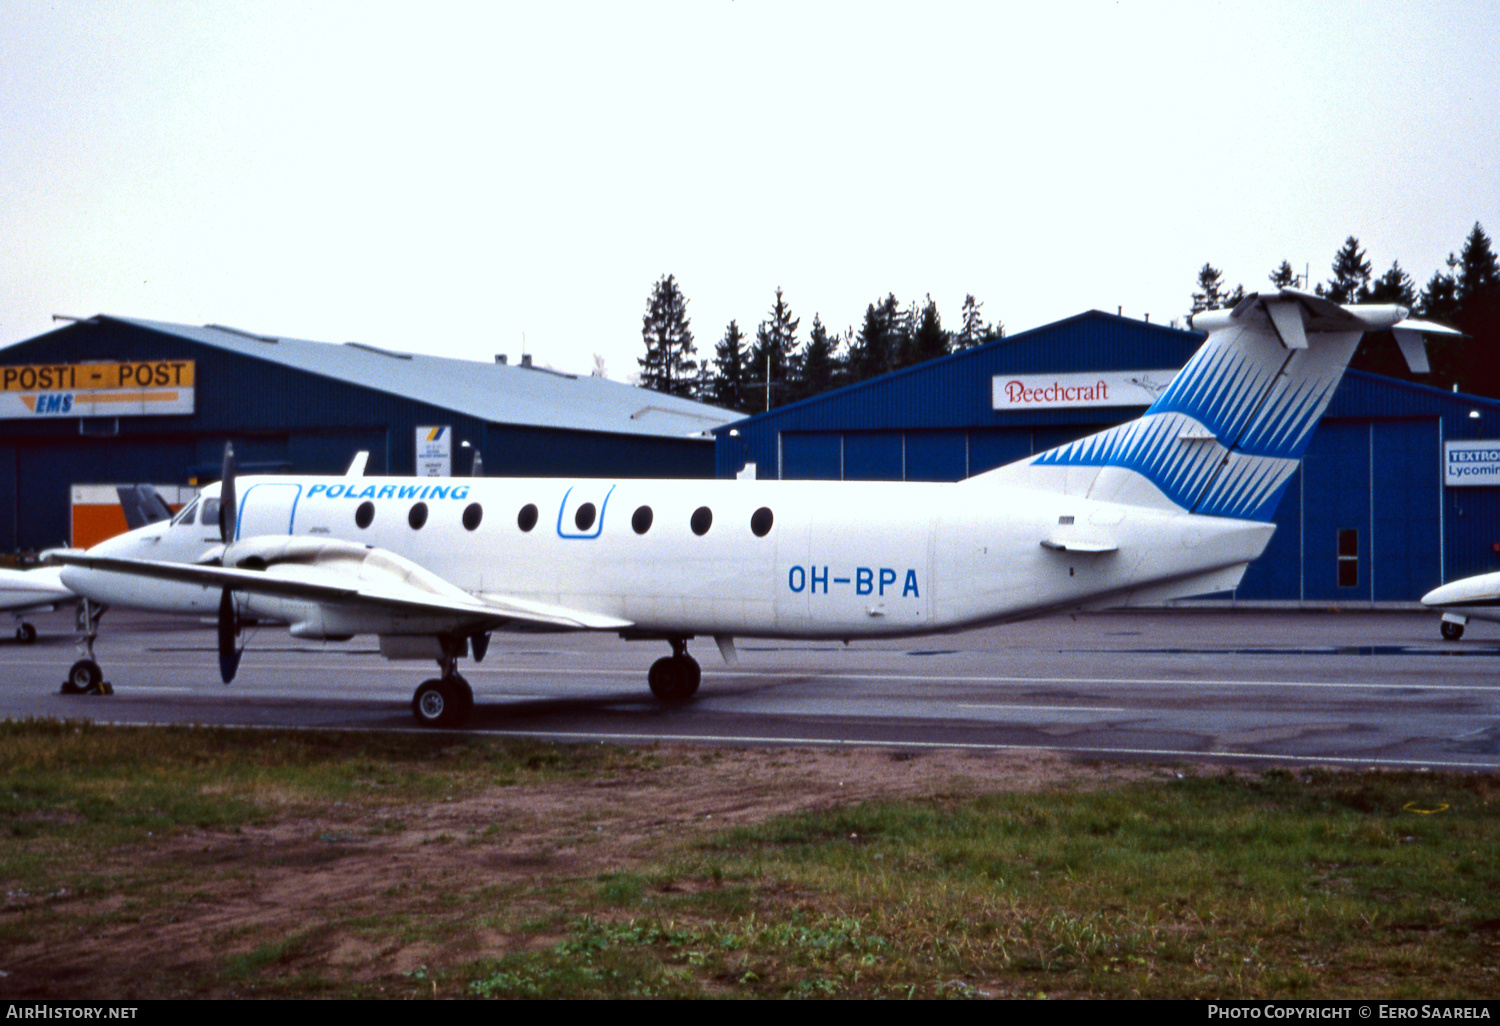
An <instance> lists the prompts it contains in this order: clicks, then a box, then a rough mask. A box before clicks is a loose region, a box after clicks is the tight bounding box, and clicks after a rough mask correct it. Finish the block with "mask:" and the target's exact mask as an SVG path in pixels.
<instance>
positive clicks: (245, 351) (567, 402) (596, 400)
mask: <svg viewBox="0 0 1500 1026" xmlns="http://www.w3.org/2000/svg"><path fill="white" fill-rule="evenodd" d="M95 319H96V320H112V321H116V322H118V323H122V324H129V325H134V326H135V327H138V328H142V329H145V330H147V331H155V332H160V333H162V334H166V335H174V336H177V337H178V338H184V339H188V340H189V341H192V342H198V343H201V344H203V345H207V346H213V347H215V348H217V349H223V350H227V351H229V352H233V353H238V354H241V355H243V356H249V357H252V358H254V359H259V360H269V361H271V362H273V363H279V364H283V365H285V366H287V367H290V368H292V369H295V370H299V371H303V372H306V373H309V374H318V375H322V376H324V377H329V378H335V379H337V380H340V381H345V382H348V383H350V384H353V385H358V386H361V387H363V388H369V389H374V390H376V391H380V392H387V393H390V394H392V395H397V396H401V397H403V398H407V399H415V400H418V401H420V402H425V403H431V404H432V405H434V406H440V407H443V408H445V409H450V410H454V411H456V412H458V413H463V414H467V415H469V416H472V417H475V418H477V419H480V420H485V421H490V422H493V423H502V424H523V425H529V426H537V427H555V428H569V429H573V430H581V431H602V432H609V433H612V434H627V435H652V436H659V437H669V438H683V437H688V436H694V435H703V434H705V433H706V432H707V431H709V430H711V429H713V428H716V427H719V426H720V425H723V424H728V423H730V422H731V421H734V420H738V419H739V418H740V416H741V415H740V414H738V413H734V412H732V411H729V410H722V409H719V408H718V407H716V406H709V405H707V404H705V403H699V402H694V401H692V400H689V399H681V398H678V397H676V396H670V395H665V394H663V393H661V392H652V391H649V390H647V389H643V388H637V387H635V386H633V385H626V384H622V383H620V382H618V381H609V380H607V379H605V378H596V377H587V376H583V375H577V374H564V373H561V372H559V371H553V370H547V369H544V368H540V367H525V366H516V365H512V364H503V363H480V362H479V361H476V360H455V359H451V358H448V357H441V356H424V355H421V354H419V353H404V352H397V351H394V350H387V349H379V348H376V347H375V346H367V345H362V344H360V343H358V342H345V343H343V344H338V343H330V342H311V341H307V340H305V339H295V338H284V337H282V336H279V335H268V334H264V333H259V332H251V331H244V330H241V329H238V328H229V327H225V326H223V325H217V324H210V325H205V326H203V327H196V326H193V325H187V324H169V323H166V322H164V321H148V320H138V319H134V318H128V317H110V316H108V315H104V314H101V315H99V317H98V318H95Z"/></svg>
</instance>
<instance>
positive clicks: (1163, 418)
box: [62, 289, 1451, 726]
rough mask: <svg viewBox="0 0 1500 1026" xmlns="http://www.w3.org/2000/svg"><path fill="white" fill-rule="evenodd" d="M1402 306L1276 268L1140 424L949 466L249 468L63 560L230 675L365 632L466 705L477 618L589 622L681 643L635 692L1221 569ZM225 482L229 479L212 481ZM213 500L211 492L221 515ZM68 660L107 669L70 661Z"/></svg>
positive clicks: (1268, 528)
mask: <svg viewBox="0 0 1500 1026" xmlns="http://www.w3.org/2000/svg"><path fill="white" fill-rule="evenodd" d="M1406 318H1407V311H1406V310H1405V309H1404V308H1401V307H1396V306H1369V307H1341V306H1338V305H1336V304H1334V303H1331V302H1328V301H1326V300H1324V299H1322V298H1320V297H1317V296H1314V295H1310V294H1308V293H1303V292H1298V291H1294V290H1291V289H1283V290H1281V291H1279V292H1274V293H1266V294H1260V295H1251V296H1249V297H1246V298H1245V300H1244V301H1243V302H1241V303H1240V304H1238V305H1237V306H1236V307H1235V308H1234V309H1233V310H1221V311H1213V312H1210V313H1206V314H1200V315H1199V316H1198V317H1197V318H1196V319H1195V326H1196V327H1198V328H1200V329H1202V330H1206V331H1207V332H1208V339H1207V341H1206V342H1205V343H1204V344H1203V346H1202V347H1201V348H1200V349H1199V350H1198V352H1197V353H1195V354H1194V356H1193V358H1192V359H1191V360H1190V361H1189V362H1188V364H1187V365H1186V366H1185V367H1184V368H1183V369H1182V370H1181V371H1180V372H1179V373H1178V374H1177V375H1176V377H1175V378H1174V379H1173V380H1172V383H1171V385H1170V386H1169V387H1168V388H1167V389H1166V390H1165V391H1164V392H1163V393H1162V394H1161V396H1160V397H1159V398H1158V399H1157V400H1156V402H1155V403H1153V404H1152V406H1151V407H1150V409H1148V410H1147V411H1146V413H1145V415H1144V416H1143V417H1141V418H1140V419H1139V420H1136V421H1132V422H1130V423H1127V424H1122V425H1119V426H1117V427H1113V428H1110V429H1108V430H1106V431H1103V432H1100V433H1098V434H1095V435H1092V436H1090V437H1088V438H1084V439H1081V440H1079V441H1076V442H1072V443H1070V444H1068V445H1064V446H1061V447H1059V448H1056V449H1052V450H1050V451H1047V452H1044V453H1041V454H1040V455H1037V456H1032V457H1029V458H1027V459H1024V460H1021V461H1019V462H1017V463H1013V464H1011V465H1009V466H1006V467H1001V468H999V469H997V470H993V471H990V472H987V473H983V474H979V475H977V476H975V477H972V478H969V479H968V480H966V481H961V482H958V483H956V484H921V483H902V482H868V483H849V482H817V481H738V480H691V481H652V480H620V481H614V480H568V479H494V478H491V479H476V478H458V479H453V478H442V479H436V478H404V477H403V478H364V477H357V476H345V477H298V476H285V477H244V478H239V479H238V480H237V479H236V477H235V475H234V472H233V466H232V461H231V459H230V458H229V457H227V456H226V461H225V463H226V466H225V473H224V480H223V482H222V485H221V487H215V486H210V487H209V488H207V489H205V490H204V493H203V496H202V497H201V499H200V501H199V502H198V504H196V505H195V506H193V507H190V508H188V509H187V510H185V511H183V512H182V513H181V514H179V516H178V517H176V518H175V519H174V520H173V521H172V522H171V523H170V524H157V525H153V526H151V527H147V528H144V529H142V530H139V531H135V532H132V533H130V534H127V535H123V536H121V537H119V538H116V539H113V540H111V541H108V542H105V543H103V544H101V545H98V546H96V547H95V548H93V549H91V550H89V552H88V553H87V554H84V555H81V556H77V555H69V556H64V557H62V558H63V560H64V561H65V562H66V563H68V564H70V565H69V566H68V567H67V569H65V570H64V573H63V582H64V583H65V584H67V585H68V586H69V587H70V588H73V589H74V590H75V591H77V592H78V593H79V594H81V595H83V596H85V597H87V598H88V599H89V600H90V604H91V605H92V606H93V612H91V613H90V615H89V627H90V631H89V635H88V640H89V642H90V649H89V652H90V655H92V647H91V643H92V637H93V633H92V629H93V627H94V626H95V624H96V623H97V611H98V604H100V603H102V604H106V605H108V604H118V605H122V606H129V607H137V608H147V609H160V610H167V611H172V612H193V611H202V612H207V611H211V610H214V609H217V610H218V616H219V643H220V670H221V674H222V676H223V677H224V679H225V681H226V682H227V681H228V680H230V679H231V678H232V677H233V675H234V672H235V668H236V666H237V665H238V661H239V657H240V650H239V649H238V648H237V647H236V640H235V639H236V637H237V635H238V632H239V625H240V623H241V619H242V618H243V617H247V616H251V617H256V618H259V619H268V620H278V621H282V622H285V623H287V624H289V625H290V628H291V633H292V634H293V635H294V636H296V637H301V638H347V637H350V636H352V635H355V634H375V635H378V636H379V639H380V650H381V653H382V654H383V655H385V656H386V657H387V658H392V659H399V658H424V659H434V660H436V662H437V664H438V666H439V667H440V668H441V675H440V676H439V677H437V678H434V679H432V680H429V681H427V682H425V683H423V684H422V685H421V686H420V687H418V688H417V690H416V693H415V695H414V696H413V698H412V708H413V711H414V712H415V714H416V717H417V719H418V720H419V721H420V722H422V723H425V724H430V725H435V726H451V725H456V724H459V723H462V722H463V721H464V719H465V718H466V717H467V716H468V714H469V712H470V710H471V708H472V705H473V693H472V691H471V690H470V688H469V686H468V684H467V683H465V681H464V679H463V677H462V676H461V675H460V674H459V673H458V668H457V664H458V660H459V658H461V657H462V656H464V655H465V654H467V653H468V652H469V651H470V650H472V652H473V655H474V657H475V658H476V659H478V658H481V657H482V656H483V655H484V653H485V650H486V649H487V647H488V641H489V632H491V631H494V630H512V631H561V630H594V631H614V632H618V633H619V634H621V635H622V636H624V637H626V638H638V639H639V638H646V639H658V640H662V641H666V642H668V643H670V645H671V647H672V655H670V656H667V657H665V658H663V659H660V660H658V661H657V662H656V663H655V664H654V665H653V666H652V667H651V672H650V675H649V682H650V686H651V690H652V692H654V693H655V694H656V695H657V696H658V698H660V699H662V700H663V701H666V702H679V701H683V700H686V699H687V698H690V697H691V696H692V695H693V694H694V693H695V692H696V691H697V689H698V683H699V676H700V671H699V667H698V664H697V662H695V661H694V660H693V659H692V657H691V656H689V655H688V654H687V652H686V647H687V642H688V640H689V639H691V638H694V637H696V636H700V635H707V636H711V637H712V638H713V639H714V640H715V642H716V643H717V644H718V647H719V650H720V652H721V653H722V654H723V656H724V658H725V659H726V660H727V661H731V662H732V661H734V657H735V649H734V639H735V638H736V637H741V636H753V637H783V638H831V639H844V640H850V639H854V638H873V637H892V636H903V635H918V634H928V633H934V632H944V631H957V630H962V629H966V628H970V627H974V626H978V625H983V624H994V623H1001V622H1005V621H1009V620H1017V619H1021V618H1025V617H1032V616H1038V615H1042V614H1047V613H1053V612H1057V611H1062V610H1072V609H1083V608H1098V607H1104V606H1127V605H1133V604H1144V603H1155V602H1159V601H1162V600H1164V599H1168V598H1174V597H1182V596H1189V595H1201V594H1206V593H1210V592H1216V591H1224V590H1227V589H1230V588H1233V587H1234V586H1235V585H1236V584H1237V583H1238V582H1239V580H1240V577H1241V576H1242V575H1243V574H1244V572H1245V568H1246V567H1247V565H1248V564H1249V563H1250V561H1251V560H1253V559H1255V558H1256V557H1257V556H1259V555H1260V554H1261V552H1262V550H1264V548H1265V547H1266V543H1267V542H1268V541H1269V539H1270V537H1271V533H1272V531H1273V530H1274V525H1273V524H1271V523H1269V522H1268V521H1269V520H1270V518H1271V514H1272V512H1273V510H1274V509H1275V506H1276V503H1277V501H1278V500H1279V498H1280V496H1281V494H1282V492H1283V491H1284V490H1285V487H1286V484H1287V480H1288V478H1289V477H1290V476H1291V474H1292V473H1293V471H1295V469H1296V467H1297V464H1298V461H1299V460H1300V459H1301V456H1302V453H1303V451H1304V449H1305V448H1306V446H1307V442H1308V439H1309V437H1310V436H1311V434H1312V432H1313V429H1314V428H1315V427H1316V425H1317V423H1318V419H1319V417H1320V416H1321V415H1322V413H1323V410H1324V409H1325V408H1326V406H1327V405H1328V402H1329V401H1330V399H1331V398H1332V396H1333V392H1334V389H1335V387H1336V386H1337V385H1338V382H1339V379H1340V377H1341V376H1342V375H1343V372H1344V368H1345V366H1346V365H1347V364H1348V361H1349V358H1350V357H1351V356H1352V355H1353V353H1354V350H1355V347H1356V346H1357V345H1358V343H1359V340H1360V338H1361V336H1362V335H1363V334H1364V333H1365V332H1366V331H1379V330H1384V329H1393V330H1394V332H1395V335H1396V338H1397V341H1398V343H1399V344H1400V345H1401V348H1402V351H1403V352H1404V353H1405V354H1406V355H1407V358H1408V360H1409V361H1411V362H1412V363H1413V366H1414V368H1415V369H1417V370H1424V369H1425V356H1424V354H1423V349H1422V338H1421V336H1422V333H1423V332H1442V333H1451V331H1450V329H1446V328H1441V327H1438V326H1436V325H1430V324H1425V323H1422V322H1418V321H1410V320H1407V319H1406ZM221 489H222V490H221ZM215 505H217V506H218V507H219V508H220V509H222V510H224V511H225V513H227V514H228V515H226V516H224V517H223V518H222V520H223V523H222V528H221V525H220V523H219V522H218V521H219V519H220V517H219V514H218V512H217V511H215V510H213V508H212V507H214V506H215ZM69 679H70V681H71V682H73V683H74V684H75V685H76V686H82V687H89V686H91V685H97V684H98V683H99V682H100V680H101V677H100V669H99V667H98V665H97V663H95V662H94V661H93V660H92V658H89V659H84V660H80V661H79V662H78V663H77V664H76V665H75V666H74V668H73V671H72V672H71V673H70V676H69Z"/></svg>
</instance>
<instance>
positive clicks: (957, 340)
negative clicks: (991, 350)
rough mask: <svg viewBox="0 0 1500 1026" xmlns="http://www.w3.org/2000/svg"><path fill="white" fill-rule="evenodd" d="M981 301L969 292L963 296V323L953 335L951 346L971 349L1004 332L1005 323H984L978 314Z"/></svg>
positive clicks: (1000, 335)
mask: <svg viewBox="0 0 1500 1026" xmlns="http://www.w3.org/2000/svg"><path fill="white" fill-rule="evenodd" d="M983 306H984V304H983V303H979V302H976V301H975V300H974V294H973V293H972V292H971V293H969V294H967V295H965V296H964V312H963V319H964V325H963V327H962V328H959V329H958V334H957V335H954V336H953V348H954V349H955V350H957V349H972V348H974V347H975V346H977V345H983V344H984V343H985V342H993V341H994V340H995V339H997V338H1001V337H1002V336H1004V334H1005V325H1003V324H1000V323H999V322H996V323H995V324H993V325H990V324H985V323H984V318H983V316H982V315H981V314H980V310H981V308H982V307H983Z"/></svg>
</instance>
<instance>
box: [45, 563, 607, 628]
mask: <svg viewBox="0 0 1500 1026" xmlns="http://www.w3.org/2000/svg"><path fill="white" fill-rule="evenodd" d="M55 558H56V559H57V560H58V561H59V562H62V563H64V564H66V565H68V566H75V567H80V568H83V569H85V570H93V571H98V572H101V573H109V574H126V575H130V576H133V577H142V578H147V579H150V580H158V581H170V582H175V583H179V584H197V585H200V586H202V587H205V588H227V589H229V590H231V591H234V592H242V593H247V594H250V595H255V596H265V597H269V598H279V599H289V600H293V601H301V602H310V603H317V604H319V605H325V606H337V607H343V608H345V609H353V610H358V611H363V612H367V613H372V614H377V615H379V614H388V615H395V616H425V617H438V618H452V620H453V621H454V622H453V624H452V628H451V629H453V630H465V631H467V630H481V631H482V630H492V629H496V628H506V627H509V628H511V629H517V630H526V629H528V628H530V629H533V630H538V629H540V630H619V629H622V628H625V627H629V626H631V621H629V620H622V619H619V618H618V617H612V616H605V615H602V614H599V613H591V612H587V611H584V610H576V609H568V608H566V607H563V606H554V605H549V604H547V603H543V602H535V601H532V600H529V599H522V598H516V597H512V596H505V595H489V594H487V595H485V596H483V597H475V596H472V595H469V594H468V593H467V592H464V591H462V590H460V589H458V588H456V587H454V586H452V585H447V586H446V587H441V586H435V585H436V584H438V582H435V581H433V580H430V579H429V580H425V581H424V580H420V579H417V580H415V581H414V580H413V578H412V576H411V575H410V574H407V575H399V574H385V573H382V574H379V575H372V574H360V573H357V572H351V570H350V568H348V567H347V566H344V565H339V564H337V563H336V564H335V565H334V566H320V565H319V564H318V563H317V562H288V563H281V564H271V565H269V566H267V567H265V568H264V569H243V568H234V567H224V566H206V565H199V564H191V563H167V562H158V561H155V560H146V559H123V558H118V557H110V556H90V555H86V554H79V553H67V554H58V555H57V556H56V557H55ZM427 576H428V577H429V578H430V577H431V575H427ZM441 583H443V584H445V583H446V582H441ZM424 585H425V586H424ZM85 590H87V589H86V587H85Z"/></svg>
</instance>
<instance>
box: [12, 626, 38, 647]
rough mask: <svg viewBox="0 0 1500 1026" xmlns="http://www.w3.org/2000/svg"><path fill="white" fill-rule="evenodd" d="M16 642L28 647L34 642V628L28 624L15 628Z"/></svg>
mask: <svg viewBox="0 0 1500 1026" xmlns="http://www.w3.org/2000/svg"><path fill="white" fill-rule="evenodd" d="M16 640H17V641H19V642H20V643H21V644H23V645H29V644H31V643H32V642H33V641H35V640H36V628H35V627H33V626H32V625H31V624H29V623H23V624H18V625H17V626H16Z"/></svg>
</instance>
